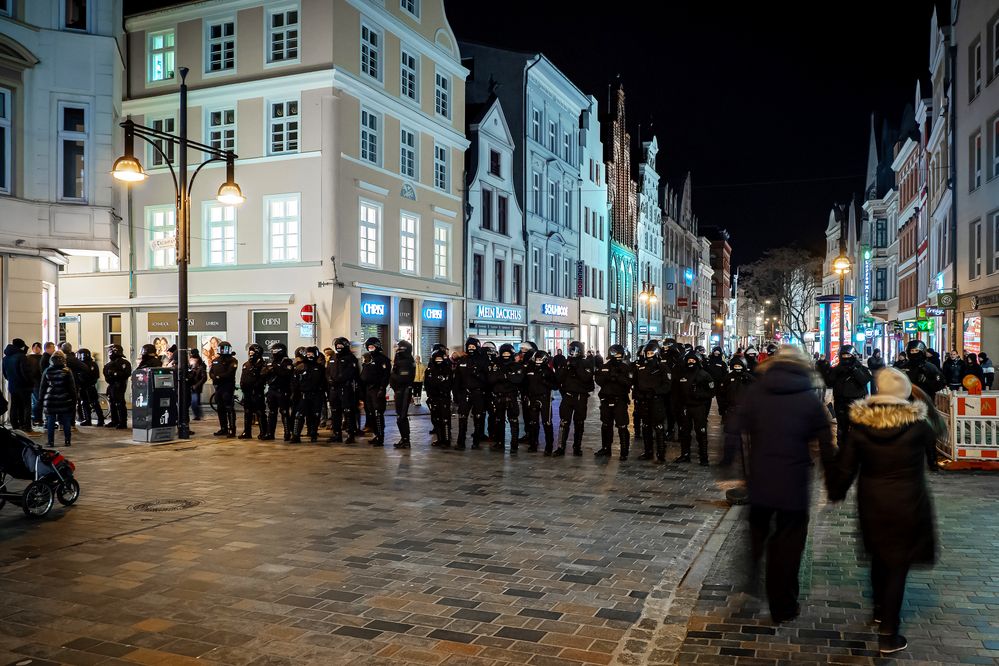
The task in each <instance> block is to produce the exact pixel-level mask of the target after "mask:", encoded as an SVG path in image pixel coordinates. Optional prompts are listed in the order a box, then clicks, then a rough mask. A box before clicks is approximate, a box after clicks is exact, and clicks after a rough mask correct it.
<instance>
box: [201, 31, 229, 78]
mask: <svg viewBox="0 0 999 666" xmlns="http://www.w3.org/2000/svg"><path fill="white" fill-rule="evenodd" d="M205 31H206V34H205V50H206V52H207V53H206V57H205V71H206V72H225V71H229V70H233V69H235V68H236V23H235V22H234V21H218V22H216V23H207V24H206V26H205Z"/></svg>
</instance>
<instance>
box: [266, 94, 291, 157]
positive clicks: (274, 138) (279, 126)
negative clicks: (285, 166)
mask: <svg viewBox="0 0 999 666" xmlns="http://www.w3.org/2000/svg"><path fill="white" fill-rule="evenodd" d="M270 137H271V141H270V153H269V154H270V155H280V154H281V153H294V152H297V151H298V100H292V101H287V102H271V119H270Z"/></svg>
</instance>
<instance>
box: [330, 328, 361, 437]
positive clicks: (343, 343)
mask: <svg viewBox="0 0 999 666" xmlns="http://www.w3.org/2000/svg"><path fill="white" fill-rule="evenodd" d="M360 375H361V368H360V366H359V365H358V363H357V357H356V356H354V352H352V351H351V350H350V340H348V339H347V338H337V339H336V340H334V341H333V358H331V359H330V362H329V363H328V364H327V365H326V379H327V381H328V383H329V386H330V414H332V415H333V434H332V435H331V436H330V438H329V441H330V442H334V443H336V442H342V441H343V429H344V426H346V427H347V444H353V443H354V434H355V431H356V429H357V428H356V425H357V417H356V416H355V415H354V410H356V409H357V381H358V379H359V378H360Z"/></svg>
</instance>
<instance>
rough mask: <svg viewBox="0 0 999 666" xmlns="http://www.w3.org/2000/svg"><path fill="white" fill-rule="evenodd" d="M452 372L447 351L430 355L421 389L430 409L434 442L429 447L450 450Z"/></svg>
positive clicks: (440, 349)
mask: <svg viewBox="0 0 999 666" xmlns="http://www.w3.org/2000/svg"><path fill="white" fill-rule="evenodd" d="M453 380H454V372H453V369H452V367H451V359H449V358H448V354H447V349H446V348H444V347H441V348H439V349H435V350H434V352H433V353H432V354H431V355H430V365H428V366H427V369H426V372H424V373H423V387H424V389H426V392H427V407H429V408H430V423H431V425H433V434H434V435H435V436H436V438H437V439H436V440H434V442H433V443H431V446H439V447H440V448H442V449H449V448H451V391H452V388H453V387H452V383H453Z"/></svg>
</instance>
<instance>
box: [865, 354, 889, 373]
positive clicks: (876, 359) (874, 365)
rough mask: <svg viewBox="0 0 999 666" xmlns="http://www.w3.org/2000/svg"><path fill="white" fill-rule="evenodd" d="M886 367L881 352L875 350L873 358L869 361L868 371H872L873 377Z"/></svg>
mask: <svg viewBox="0 0 999 666" xmlns="http://www.w3.org/2000/svg"><path fill="white" fill-rule="evenodd" d="M883 367H885V360H884V359H883V358H881V350H880V349H875V350H874V353H872V354H871V357H870V358H868V359H867V369H868V370H870V371H871V375H873V374H874V373H875V372H877V371H878V370H880V369H881V368H883Z"/></svg>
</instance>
